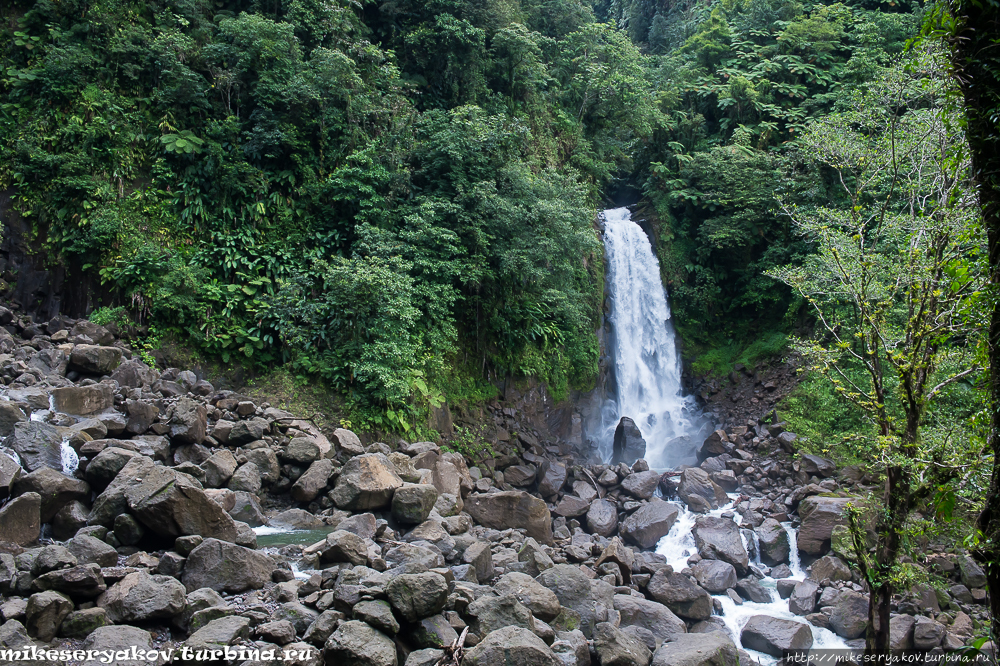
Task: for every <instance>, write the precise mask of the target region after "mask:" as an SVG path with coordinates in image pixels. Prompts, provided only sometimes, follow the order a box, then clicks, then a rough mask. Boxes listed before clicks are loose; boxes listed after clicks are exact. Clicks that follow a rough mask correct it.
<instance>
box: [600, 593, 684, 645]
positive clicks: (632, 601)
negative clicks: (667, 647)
mask: <svg viewBox="0 0 1000 666" xmlns="http://www.w3.org/2000/svg"><path fill="white" fill-rule="evenodd" d="M614 609H615V610H616V611H618V613H619V614H620V615H621V626H622V627H642V628H643V629H646V630H647V631H649V632H650V633H651V634H652V635H653V636H654V637H656V638H658V639H660V640H672V639H673V637H675V636H677V635H678V634H683V633H685V632H686V631H687V629H686V627H685V625H684V621H683V620H682V619H680V618H679V617H677V616H676V615H674V613H673V612H672V611H671V610H670V609H669V608H667V607H666V606H664V605H663V604H660V603H657V602H655V601H650V600H648V599H644V598H640V597H634V596H632V595H627V594H616V595H615V599H614Z"/></svg>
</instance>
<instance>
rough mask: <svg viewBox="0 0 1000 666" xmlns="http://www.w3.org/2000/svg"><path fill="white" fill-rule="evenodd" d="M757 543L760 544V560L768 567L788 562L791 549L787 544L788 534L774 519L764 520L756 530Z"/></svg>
mask: <svg viewBox="0 0 1000 666" xmlns="http://www.w3.org/2000/svg"><path fill="white" fill-rule="evenodd" d="M756 532H757V541H758V543H759V544H760V560H761V562H763V563H764V564H766V565H767V566H769V567H776V566H778V565H779V564H783V563H785V562H788V555H789V553H790V551H791V548H790V546H789V544H788V532H786V531H785V528H784V527H782V526H781V523H779V522H778V521H777V520H775V519H774V518H765V519H764V522H763V523H761V524H760V526H759V527H758V528H757V529H756Z"/></svg>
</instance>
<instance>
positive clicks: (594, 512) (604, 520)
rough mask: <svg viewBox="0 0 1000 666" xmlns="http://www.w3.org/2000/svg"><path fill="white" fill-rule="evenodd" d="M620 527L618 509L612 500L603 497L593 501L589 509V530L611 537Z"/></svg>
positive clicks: (592, 532)
mask: <svg viewBox="0 0 1000 666" xmlns="http://www.w3.org/2000/svg"><path fill="white" fill-rule="evenodd" d="M617 529H618V510H617V509H616V508H615V505H614V504H612V503H611V502H609V501H607V500H603V499H599V500H596V501H594V502H592V503H591V505H590V509H588V510H587V531H589V532H590V533H591V534H599V535H600V536H603V537H610V536H611V535H612V534H614V533H615V531H616V530H617Z"/></svg>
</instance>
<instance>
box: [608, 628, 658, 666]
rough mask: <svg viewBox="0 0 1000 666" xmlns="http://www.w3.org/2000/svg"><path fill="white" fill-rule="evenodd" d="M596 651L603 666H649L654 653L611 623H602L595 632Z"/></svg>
mask: <svg viewBox="0 0 1000 666" xmlns="http://www.w3.org/2000/svg"><path fill="white" fill-rule="evenodd" d="M594 650H595V652H597V658H598V660H600V662H601V666H648V664H649V661H650V659H652V656H653V655H652V653H651V652H650V650H649V648H647V647H646V646H645V645H644V644H643V643H642V642H641V641H640V640H639V639H637V638H635V637H634V636H631V635H629V634H627V633H625V632H623V631H621V630H619V629H618V628H617V627H615V626H614V625H613V624H611V623H610V622H601V623H599V624H598V625H597V630H596V631H595V632H594Z"/></svg>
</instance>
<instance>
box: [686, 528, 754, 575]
mask: <svg viewBox="0 0 1000 666" xmlns="http://www.w3.org/2000/svg"><path fill="white" fill-rule="evenodd" d="M691 533H692V534H693V535H694V540H695V544H696V545H697V547H698V552H699V553H700V554H701V556H702V557H704V558H707V559H712V560H722V561H723V562H729V563H730V564H732V565H733V566H734V567H735V568H736V573H738V574H739V575H741V576H743V575H745V574H746V573H747V571H748V567H749V566H750V556H749V555H748V554H747V549H746V547H745V546H744V545H743V539H742V537H741V536H740V528H739V526H738V525H737V524H736V523H735V522H733V521H732V520H730V519H729V518H723V517H721V516H719V517H716V516H700V517H699V518H698V519H697V520H696V521H695V525H694V528H693V529H692V530H691Z"/></svg>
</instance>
